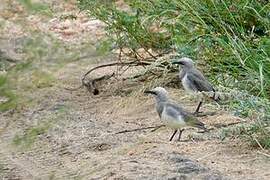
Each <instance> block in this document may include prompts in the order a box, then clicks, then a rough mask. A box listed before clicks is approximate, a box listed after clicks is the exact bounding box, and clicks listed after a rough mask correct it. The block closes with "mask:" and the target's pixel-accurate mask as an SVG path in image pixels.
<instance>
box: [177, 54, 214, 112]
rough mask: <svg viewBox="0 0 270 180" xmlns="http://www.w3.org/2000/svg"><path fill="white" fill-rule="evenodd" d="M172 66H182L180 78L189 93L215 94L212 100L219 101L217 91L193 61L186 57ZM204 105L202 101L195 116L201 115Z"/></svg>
mask: <svg viewBox="0 0 270 180" xmlns="http://www.w3.org/2000/svg"><path fill="white" fill-rule="evenodd" d="M172 64H179V65H180V70H179V71H180V73H179V78H180V80H181V82H182V85H183V87H184V89H185V90H186V91H187V92H191V93H197V92H213V93H214V95H213V97H212V99H214V100H215V101H217V100H219V97H215V89H214V88H213V86H212V85H211V84H210V82H209V81H208V80H207V79H206V78H205V77H204V75H203V74H202V73H201V72H200V71H199V70H198V69H196V67H194V62H193V61H192V59H190V58H186V57H184V58H181V59H179V60H175V61H173V62H172ZM202 103H203V102H202V100H201V101H200V102H199V104H198V106H197V108H196V111H195V114H197V113H199V110H200V107H201V105H202Z"/></svg>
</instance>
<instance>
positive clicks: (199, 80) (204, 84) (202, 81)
mask: <svg viewBox="0 0 270 180" xmlns="http://www.w3.org/2000/svg"><path fill="white" fill-rule="evenodd" d="M187 79H188V81H189V82H190V83H191V86H192V87H194V89H197V90H198V91H215V90H214V88H213V86H212V85H211V84H210V83H209V81H208V80H207V79H206V78H205V77H204V76H203V74H202V73H201V72H200V71H198V70H196V69H193V70H191V71H189V72H188V73H187Z"/></svg>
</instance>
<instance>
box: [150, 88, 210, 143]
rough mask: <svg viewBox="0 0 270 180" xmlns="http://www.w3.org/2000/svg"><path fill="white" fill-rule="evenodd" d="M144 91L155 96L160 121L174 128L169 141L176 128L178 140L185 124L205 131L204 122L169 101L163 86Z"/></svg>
mask: <svg viewBox="0 0 270 180" xmlns="http://www.w3.org/2000/svg"><path fill="white" fill-rule="evenodd" d="M145 93H149V94H152V95H153V96H154V97H155V98H156V109H157V112H158V115H159V117H160V119H161V121H162V122H164V124H165V125H166V126H168V127H170V128H172V129H174V132H173V134H172V136H171V138H170V141H171V140H172V139H173V137H174V135H175V134H176V133H177V130H179V136H178V140H180V139H181V135H182V132H183V131H184V129H181V128H183V127H186V126H192V127H196V128H200V129H203V130H204V131H207V129H206V128H205V127H204V124H203V123H202V122H200V121H199V120H198V119H197V118H196V117H194V116H193V115H192V114H191V113H189V112H187V111H186V110H184V109H183V108H182V107H181V106H180V105H178V104H176V103H174V102H171V101H170V99H169V97H168V92H167V91H166V90H165V89H164V88H162V87H156V88H154V89H152V90H150V91H145Z"/></svg>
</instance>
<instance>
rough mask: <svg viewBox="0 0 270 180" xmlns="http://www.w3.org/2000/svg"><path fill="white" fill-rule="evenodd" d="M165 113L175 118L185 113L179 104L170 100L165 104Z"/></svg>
mask: <svg viewBox="0 0 270 180" xmlns="http://www.w3.org/2000/svg"><path fill="white" fill-rule="evenodd" d="M166 113H167V114H168V115H169V116H171V117H173V118H175V119H178V118H179V116H183V115H185V114H186V112H185V110H184V109H183V108H182V107H181V106H180V105H177V104H174V103H171V102H170V103H167V104H166Z"/></svg>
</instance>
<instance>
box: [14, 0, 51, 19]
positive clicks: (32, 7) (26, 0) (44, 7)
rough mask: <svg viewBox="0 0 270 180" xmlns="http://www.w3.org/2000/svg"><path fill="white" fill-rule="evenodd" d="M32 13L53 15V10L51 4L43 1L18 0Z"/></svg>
mask: <svg viewBox="0 0 270 180" xmlns="http://www.w3.org/2000/svg"><path fill="white" fill-rule="evenodd" d="M18 1H19V2H20V3H21V4H22V5H23V6H24V7H25V8H26V9H27V10H28V11H30V12H31V13H34V14H36V13H39V14H42V15H47V16H52V10H51V9H50V7H49V5H48V4H46V3H44V2H43V3H41V2H32V0H18Z"/></svg>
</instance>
